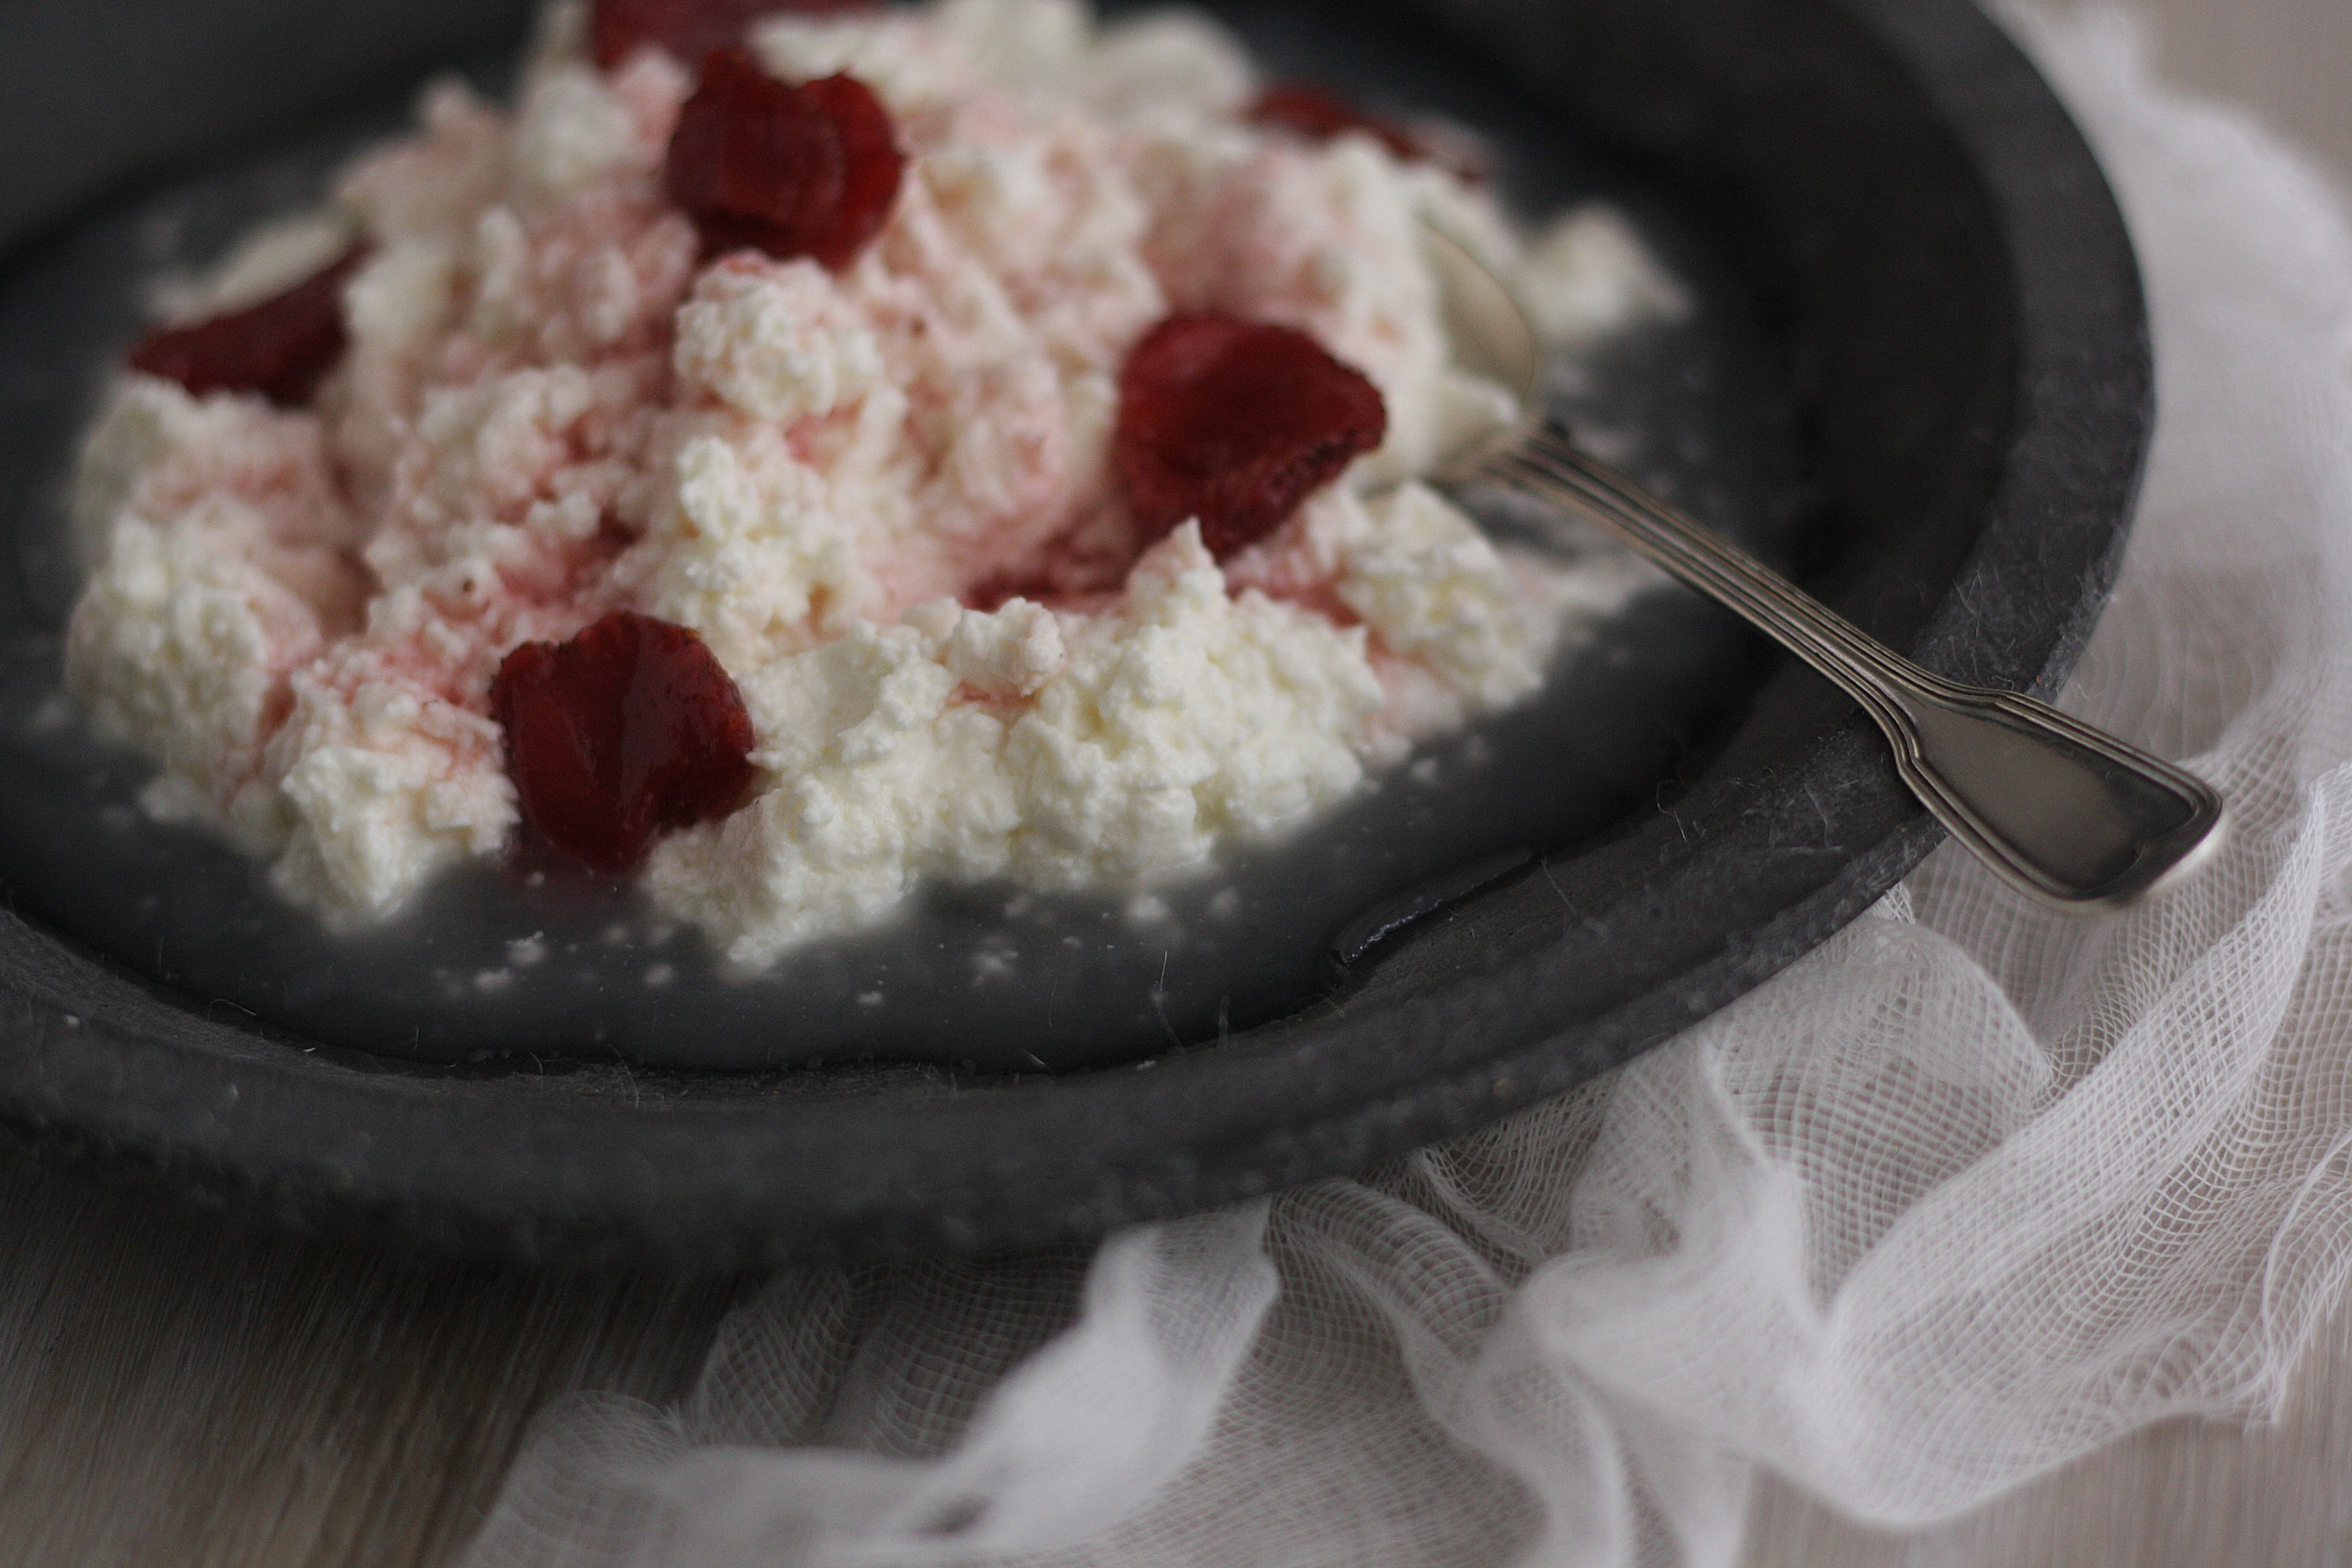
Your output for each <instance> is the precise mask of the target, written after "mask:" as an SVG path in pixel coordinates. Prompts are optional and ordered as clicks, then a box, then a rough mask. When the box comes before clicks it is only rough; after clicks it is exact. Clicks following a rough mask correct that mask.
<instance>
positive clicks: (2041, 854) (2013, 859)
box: [1475, 420, 2227, 911]
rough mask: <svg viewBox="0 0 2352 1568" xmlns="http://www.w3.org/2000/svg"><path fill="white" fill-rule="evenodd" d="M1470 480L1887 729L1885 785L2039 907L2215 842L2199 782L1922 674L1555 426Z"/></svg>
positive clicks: (2022, 701) (2074, 905) (2135, 875)
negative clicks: (1673, 582) (1904, 790)
mask: <svg viewBox="0 0 2352 1568" xmlns="http://www.w3.org/2000/svg"><path fill="white" fill-rule="evenodd" d="M1475 472H1476V473H1477V475H1478V476H1479V477H1480V478H1482V479H1488V480H1493V481H1499V482H1501V483H1505V484H1508V485H1511V486H1513V487H1515V488H1517V489H1521V490H1523V491H1525V492H1528V493H1530V494H1533V495H1536V496H1538V497H1539V498H1541V499H1543V500H1549V501H1554V502H1557V503H1559V504H1560V505H1562V506H1565V507H1567V508H1568V509H1569V510H1571V511H1573V512H1575V513H1576V514H1578V515H1579V516H1581V517H1584V518H1587V519H1589V520H1591V521H1593V522H1595V523H1597V524H1599V525H1600V526H1601V527H1602V528H1603V529H1605V530H1607V531H1609V532H1611V533H1612V534H1614V535H1615V536H1616V537H1618V538H1619V539H1622V540H1623V541H1624V542H1626V543H1627V544H1629V545H1631V546H1633V549H1634V550H1636V551H1637V552H1640V553H1641V554H1643V555H1644V556H1646V557H1648V558H1649V559H1650V560H1651V561H1653V562H1654V563H1656V564H1658V565H1659V566H1661V567H1664V569H1665V570H1666V571H1667V572H1669V573H1671V574H1673V575H1674V576H1675V577H1677V578H1679V579H1681V580H1682V581H1683V582H1685V583H1686V584H1689V585H1690V586H1692V587H1694V588H1696V589H1698V590H1699V591H1700V592H1702V593H1705V594H1706V595H1709V596H1710V597H1713V598H1715V599H1717V600H1719V601H1721V602H1722V603H1723V604H1725V605H1728V606H1729V607H1730V608H1732V609H1734V610H1736V611H1738V613H1739V614H1740V615H1741V616H1744V617H1746V618H1747V619H1748V621H1749V622H1750V623H1752V624H1753V625H1754V626H1757V627H1758V628H1759V630H1761V631H1763V632H1764V633H1766V634H1767V635H1768V636H1769V637H1772V638H1773V639H1774V640H1776V641H1778V642H1779V643H1780V645H1781V646H1782V647H1786V648H1788V649H1789V651H1790V652H1791V653H1793V654H1795V655H1796V656H1797V657H1798V658H1801V659H1803V660H1804V661H1805V662H1806V663H1807V664H1810V665H1811V666H1812V667H1813V668H1815V669H1817V670H1819V671H1821V673H1822V674H1823V675H1825V676H1827V677H1828V678H1829V679H1831V680H1832V681H1833V682H1835V683H1836V684H1837V685H1838V687H1839V688H1841V689H1843V690H1844V691H1845V692H1846V694H1847V695H1849V696H1851V697H1852V698H1853V700H1855V701H1857V702H1859V703H1860V704H1862V706H1863V708H1864V710H1865V711H1866V712H1868V713H1869V714H1870V716H1871V718H1872V719H1874V721H1877V724H1878V727H1879V728H1880V729H1881V730H1883V731H1885V732H1886V738H1887V740H1888V742H1891V743H1892V745H1893V746H1894V749H1895V770H1896V772H1897V773H1900V774H1901V775H1902V778H1903V781H1904V783H1905V784H1908V785H1909V786H1910V788H1911V789H1912V791H1913V792H1914V793H1915V794H1916V795H1918V797H1919V799H1920V800H1921V801H1922V802H1923V803H1924V804H1925V805H1927V809H1928V810H1929V811H1930V812H1932V813H1934V814H1935V816H1936V819H1937V821H1939V822H1941V823H1942V824H1943V825H1944V826H1945V827H1946V828H1947V829H1948V830H1949V831H1950V832H1951V834H1952V836H1953V837H1956V838H1958V839H1959V840H1960V841H1961V842H1962V843H1964V844H1966V845H1967V846H1968V847H1969V848H1971V849H1973V850H1974V851H1975V852H1976V853H1977V854H1978V855H1979V856H1981V857H1982V858H1984V859H1985V861H1986V862H1987V863H1988V864H1990V866H1991V867H1992V868H1993V869H1994V870H1995V871H1997V872H1999V873H2000V875H2001V877H2002V878H2003V879H2006V880H2007V881H2008V882H2010V883H2011V885H2012V886H2014V887H2016V888H2018V889H2021V891H2023V892H2025V893H2028V894H2030V895H2032V897H2034V898H2036V899H2039V900H2042V901H2043V902H2044V903H2047V904H2050V905H2053V906H2054V907H2056V908H2058V909H2061V910H2079V911H2089V910H2104V909H2112V908H2115V907H2116V906H2118V905H2122V904H2126V903H2129V902H2131V901H2132V900H2135V899H2138V898H2140V897H2143V896H2145V895H2147V894H2148V893H2151V892H2154V891H2156V890H2158V889H2160V888H2162V887H2164V886H2165V885H2167V884H2168V883H2170V882H2172V881H2175V880H2177V879H2179V878H2181V877H2183V876H2185V875H2187V874H2188V873H2189V871H2190V870H2191V869H2193V868H2194V867H2195V866H2196V865H2198V864H2199V863H2200V861H2201V860H2202V859H2203V858H2205V857H2206V856H2207V855H2208V854H2210V851H2211V850H2212V849H2213V848H2214V847H2216V846H2217V845H2218V844H2219V843H2220V841H2221V828H2222V826H2223V822H2224V818H2225V817H2226V815H2227V813H2226V810H2225V808H2224V806H2223V805H2222V801H2221V795H2218V794H2216V793H2215V792H2214V790H2213V789H2212V788H2211V786H2210V785H2208V784H2205V783H2204V782H2203V781H2202V780H2200V779H2199V778H2197V777H2196V776H2194V775H2193V774H2190V773H2186V772H2183V771H2182V770H2181V769H2179V768H2177V767H2174V766H2173V765H2171V764H2170V763H2166V762H2162V761H2160V760H2158V758H2155V757H2152V756H2149V755H2148V754H2147V752H2142V751H2140V750H2139V749H2137V747H2134V746H2129V745H2126V744H2125V743H2124V742H2121V741H2118V740H2116V738H2115V737H2113V736H2111V735H2107V734H2105V733H2103V732H2101V731H2098V730H2095V729H2093V728H2092V727H2091V726H2089V725H2087V724H2084V723H2083V722H2081V721H2078V720H2075V719H2071V718H2069V717H2067V716H2066V715H2065V714H2063V713H2061V712H2060V711H2058V710H2056V709H2054V708H2053V707H2051V706H2050V705H2049V704H2047V703H2045V702H2039V701H2036V700H2034V699H2032V698H2031V697H2026V696H2022V695H2020V694H2018V693H2016V692H2011V691H1994V690H1989V689H1984V688H1981V687H1973V686H1964V685H1961V684H1960V683H1958V681H1953V680H1948V679H1944V678H1943V677H1942V676H1939V675H1936V674H1933V673H1931V672H1930V671H1927V670H1926V669H1922V668H1920V667H1919V666H1917V665H1916V664H1914V663H1912V662H1911V661H1910V660H1909V659H1907V658H1904V657H1902V656H1901V655H1900V654H1897V653H1895V651H1894V650H1893V649H1892V648H1889V647H1886V646H1885V644H1883V643H1881V642H1879V641H1878V640H1877V639H1875V638H1874V637H1870V636H1869V635H1868V634H1866V633H1864V631H1863V630H1862V629H1861V628H1860V627H1858V626H1854V625H1853V623H1852V622H1851V621H1848V620H1846V619H1845V618H1844V617H1843V616H1840V615H1838V614H1837V613H1836V612H1835V611H1833V610H1832V609H1830V608H1829V606H1827V605H1823V604H1822V602H1821V601H1820V600H1818V599H1815V598H1814V597H1812V595H1809V594H1807V593H1805V592H1804V591H1803V590H1801V589H1800V588H1798V587H1797V586H1796V585H1795V584H1791V583H1790V582H1789V581H1788V580H1787V579H1785V578H1783V577H1781V576H1780V574H1778V573H1775V572H1773V571H1772V570H1771V569H1770V568H1769V567H1767V566H1765V565H1764V564H1763V563H1760V562H1759V561H1758V560H1756V559H1755V558H1754V557H1753V556H1751V555H1749V554H1748V553H1747V552H1745V551H1742V550H1740V549H1738V547H1736V546H1735V545H1733V544H1731V543H1729V542H1727V541H1726V540H1724V539H1723V538H1721V537H1720V536H1718V535H1717V534H1716V533H1714V532H1713V531H1710V530H1708V529H1707V528H1706V527H1705V526H1704V525H1702V524H1700V523H1698V522H1696V521H1694V520H1692V519H1691V518H1690V517H1688V516H1686V515H1685V514H1684V513H1683V512H1681V511H1679V510H1675V508H1674V507H1671V506H1668V505H1667V504H1666V503H1665V502H1664V501H1662V500H1658V499H1657V498H1656V497H1654V496H1653V495H1651V494H1650V493H1649V492H1647V491H1646V490H1644V489H1643V488H1642V487H1641V486H1639V485H1637V484H1635V483H1634V482H1633V480H1632V479H1627V478H1626V477H1625V476H1624V475H1622V474H1621V473H1618V472H1617V471H1616V470H1615V469H1613V468H1610V467H1609V466H1608V465H1607V464H1605V463H1602V462H1601V461H1600V460H1598V459H1597V458H1593V457H1592V456H1591V455H1590V454H1589V453H1586V452H1584V451H1581V450H1580V449H1579V448H1578V447H1577V446H1576V445H1575V443H1574V442H1573V441H1571V440H1570V437H1569V435H1568V433H1567V431H1566V430H1565V429H1563V428H1561V426H1559V424H1558V423H1557V422H1554V421H1549V420H1547V421H1546V422H1545V423H1544V424H1542V425H1541V426H1538V427H1537V428H1535V429H1534V430H1532V431H1530V432H1528V433H1526V434H1524V435H1522V436H1521V437H1519V438H1518V439H1517V440H1516V441H1514V442H1512V443H1511V444H1510V445H1509V446H1508V447H1504V448H1502V449H1500V450H1498V451H1496V452H1494V453H1492V454H1490V455H1488V456H1487V457H1486V458H1484V459H1483V460H1482V461H1481V462H1479V463H1478V464H1477V465H1476V466H1475Z"/></svg>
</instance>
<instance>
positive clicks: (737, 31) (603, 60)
mask: <svg viewBox="0 0 2352 1568" xmlns="http://www.w3.org/2000/svg"><path fill="white" fill-rule="evenodd" d="M873 3H874V0H596V10H595V14H594V16H592V17H591V18H590V20H589V23H588V52H589V53H590V54H591V55H593V57H595V60H596V63H597V64H598V65H600V66H602V67H603V68H604V69H606V70H612V69H614V68H616V67H619V66H622V65H625V64H626V63H627V62H628V58H629V57H630V56H631V55H634V54H635V53H636V52H637V51H638V50H639V49H641V48H645V47H654V48H657V49H667V50H668V51H669V53H670V54H671V55H672V56H673V57H674V58H677V59H678V60H679V61H681V62H683V63H684V64H687V65H695V64H698V63H699V62H700V60H701V59H702V57H703V56H705V55H707V54H709V52H710V51H711V50H713V49H723V48H726V47H728V46H730V45H731V44H738V43H740V42H742V40H743V33H744V30H745V29H746V28H748V27H750V26H751V24H752V23H753V22H755V21H757V20H759V19H760V18H761V16H767V15H769V14H770V13H772V12H776V11H791V12H794V13H797V14H799V15H801V16H834V15H837V14H838V13H841V12H844V11H863V10H865V9H866V8H867V7H868V6H870V5H872V4H873Z"/></svg>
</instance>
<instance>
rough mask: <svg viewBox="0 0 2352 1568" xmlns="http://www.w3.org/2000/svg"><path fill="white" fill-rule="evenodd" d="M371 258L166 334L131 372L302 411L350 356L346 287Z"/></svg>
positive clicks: (136, 355)
mask: <svg viewBox="0 0 2352 1568" xmlns="http://www.w3.org/2000/svg"><path fill="white" fill-rule="evenodd" d="M365 256H366V251H365V249H364V248H363V247H358V246H354V247H352V248H351V249H350V250H348V251H346V252H344V253H343V255H342V257H341V259H340V260H338V261H336V262H335V263H334V264H333V265H331V266H330V267H328V268H326V269H325V270H324V271H321V272H319V273H317V274H315V275H314V276H312V277H310V278H309V279H305V280H303V281H302V282H300V283H298V284H296V285H295V286H294V287H293V288H291V289H287V290H286V291H285V292H284V293H282V294H277V295H273V296H271V297H270V298H269V299H267V300H262V301H261V302H260V303H259V304H257V305H248V306H247V307H246V308H245V309H244V310H232V311H229V312H228V313H227V314H226V315H220V316H213V317H210V318H208V319H206V320H205V321H192V322H190V323H189V324H188V325H186V326H184V327H161V328H158V329H156V330H155V331H152V332H150V333H148V334H147V335H146V336H145V337H144V338H142V339H141V340H140V341H139V345H138V347H136V348H134V349H132V350H131V369H133V370H140V371H144V372H146V373H147V374H149V375H159V376H162V377H163V378H164V379H165V380H167V381H176V382H178V383H179V384H181V385H182V386H184V387H186V388H187V389H188V390H189V391H190V392H193V393H194V394H196V395H198V396H202V395H204V394H205V393H207V392H257V393H259V394H261V395H263V396H264V397H267V398H268V399H269V401H270V402H272V403H276V404H280V405H284V406H286V407H289V408H293V407H299V406H300V405H303V404H305V403H308V402H310V395H311V394H312V393H314V392H316V391H317V390H318V389H319V383H320V380H321V379H322V378H323V377H324V376H325V375H326V374H327V373H328V372H329V371H331V370H332V369H333V368H334V366H335V362H336V361H337V360H339V359H341V358H342V357H343V346H344V344H345V342H348V341H349V334H348V332H347V331H346V330H345V328H344V325H343V285H344V284H345V283H346V282H348V281H349V280H350V279H351V276H352V273H353V272H355V271H357V270H358V269H359V265H360V263H361V261H362V259H364V258H365Z"/></svg>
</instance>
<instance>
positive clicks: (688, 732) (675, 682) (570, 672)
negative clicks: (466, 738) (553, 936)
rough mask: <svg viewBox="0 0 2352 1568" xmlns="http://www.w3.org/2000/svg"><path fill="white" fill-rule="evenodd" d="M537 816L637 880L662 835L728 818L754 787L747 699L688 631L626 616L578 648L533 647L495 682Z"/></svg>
mask: <svg viewBox="0 0 2352 1568" xmlns="http://www.w3.org/2000/svg"><path fill="white" fill-rule="evenodd" d="M490 712H491V715H492V716H493V717H494V718H496V719H497V720H498V721H499V723H500V724H501V725H503V726H505V729H506V732H507V772H508V773H509V776H511V777H512V778H513V780H514V783H515V792H516V794H517V795H520V797H521V801H522V814H523V818H524V820H525V821H527V822H528V823H530V826H532V827H534V828H536V829H537V830H538V832H539V834H540V836H541V837H543V838H545V839H546V840H547V841H548V843H550V844H551V845H552V846H554V847H556V848H557V849H559V850H561V851H562V852H563V853H564V854H566V855H569V856H570V857H572V858H573V859H575V860H578V861H580V862H581V863H582V864H583V865H585V866H587V867H589V868H591V869H593V870H596V871H601V872H604V873H606V874H608V875H611V876H616V877H618V876H625V875H627V874H628V873H629V872H631V871H634V870H635V869H636V868H637V867H638V865H639V864H641V863H642V862H643V861H644V859H645V855H646V847H648V846H649V845H650V844H651V843H652V842H653V838H654V836H655V835H656V833H659V832H663V831H665V830H669V829H676V828H681V827H691V826H694V825H695V824H696V823H698V822H708V821H709V820H711V819H713V818H715V817H720V816H726V815H728V814H729V813H730V812H731V811H733V810H734V809H735V808H736V807H738V806H739V805H742V804H743V798H744V795H745V794H746V792H747V791H749V790H750V788H751V780H752V776H753V772H754V770H753V769H752V766H751V715H750V713H748V712H746V711H745V710H744V707H743V697H742V693H740V691H738V690H737V689H735V682H734V681H733V680H731V679H729V678H728V675H727V671H726V670H725V669H723V668H720V667H719V660H718V659H717V658H714V657H712V655H711V652H710V650H709V648H708V647H704V646H703V642H702V639H701V638H700V637H696V636H695V635H694V634H693V633H692V632H690V631H688V630H687V629H686V628H685V627H684V626H673V625H672V624H670V623H669V622H667V621H658V620H656V619H654V618H653V617H652V616H640V615H635V614H632V613H631V612H629V611H626V610H615V611H614V612H613V613H612V614H611V615H608V616H605V617H604V619H602V620H600V621H598V622H597V623H596V624H595V625H593V626H590V627H588V628H587V630H585V631H583V632H582V633H581V634H580V635H579V636H578V637H573V638H572V640H571V641H570V642H567V643H562V644H557V643H543V642H532V643H524V644H523V645H522V646H520V647H518V648H516V649H515V650H514V651H513V652H512V653H510V654H509V655H507V657H506V660H505V662H504V663H502V664H500V665H499V673H498V678H497V679H495V680H493V681H492V682H491V684H490Z"/></svg>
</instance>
